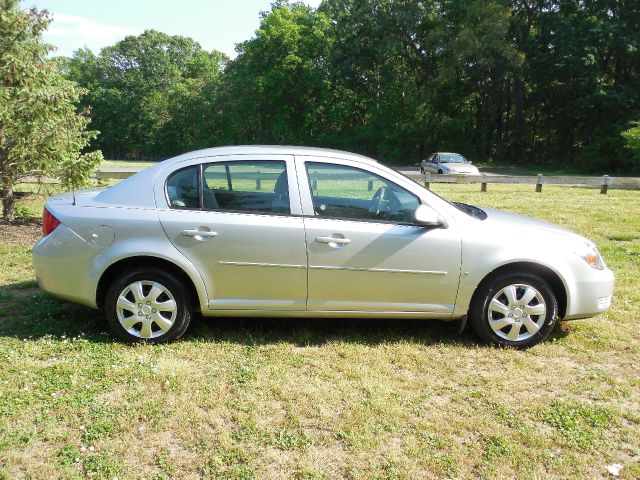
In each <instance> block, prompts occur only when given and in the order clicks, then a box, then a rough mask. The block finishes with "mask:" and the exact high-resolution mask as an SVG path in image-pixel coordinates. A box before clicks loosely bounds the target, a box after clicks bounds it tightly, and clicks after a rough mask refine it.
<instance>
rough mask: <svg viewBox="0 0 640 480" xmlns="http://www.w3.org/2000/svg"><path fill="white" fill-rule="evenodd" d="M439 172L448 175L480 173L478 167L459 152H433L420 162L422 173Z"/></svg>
mask: <svg viewBox="0 0 640 480" xmlns="http://www.w3.org/2000/svg"><path fill="white" fill-rule="evenodd" d="M427 172H429V173H439V174H446V175H480V171H479V170H478V167H476V166H475V165H473V164H472V163H471V162H470V161H469V160H467V159H466V158H464V157H463V156H462V155H460V154H459V153H448V152H438V153H432V154H431V155H429V156H428V157H427V158H425V159H424V160H422V161H421V162H420V173H422V174H423V175H424V174H425V173H427Z"/></svg>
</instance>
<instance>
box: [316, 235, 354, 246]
mask: <svg viewBox="0 0 640 480" xmlns="http://www.w3.org/2000/svg"><path fill="white" fill-rule="evenodd" d="M316 242H318V243H337V244H338V245H347V244H348V243H351V240H350V239H348V238H339V237H316Z"/></svg>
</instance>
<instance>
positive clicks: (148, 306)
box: [116, 280, 178, 338]
mask: <svg viewBox="0 0 640 480" xmlns="http://www.w3.org/2000/svg"><path fill="white" fill-rule="evenodd" d="M177 311H178V309H177V305H176V300H175V299H174V298H173V295H171V292H170V291H169V290H168V289H167V288H166V287H165V286H164V285H162V284H160V283H158V282H151V281H146V280H141V281H139V282H133V283H131V284H129V285H127V286H126V287H125V288H124V290H122V292H120V295H119V296H118V302H117V304H116V313H117V315H118V321H119V322H120V325H122V326H123V327H124V328H125V330H126V331H127V332H129V333H130V334H131V335H133V336H135V337H138V338H157V337H161V336H162V335H164V334H165V333H167V332H168V331H169V330H170V329H171V327H172V326H173V323H174V322H175V321H176V315H177Z"/></svg>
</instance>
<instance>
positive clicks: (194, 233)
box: [182, 229, 218, 237]
mask: <svg viewBox="0 0 640 480" xmlns="http://www.w3.org/2000/svg"><path fill="white" fill-rule="evenodd" d="M182 235H184V236H186V237H217V236H218V232H212V231H210V230H189V229H187V230H182Z"/></svg>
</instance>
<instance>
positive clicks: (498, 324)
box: [469, 271, 558, 348]
mask: <svg viewBox="0 0 640 480" xmlns="http://www.w3.org/2000/svg"><path fill="white" fill-rule="evenodd" d="M557 317H558V301H557V299H556V296H555V294H554V293H553V290H552V289H551V287H550V286H549V284H548V283H547V282H546V281H545V280H544V279H543V278H541V277H539V276H538V275H536V274H534V273H528V272H523V271H512V272H506V273H503V274H501V275H498V276H496V277H493V278H491V279H489V280H488V281H485V282H483V283H482V284H481V285H480V286H479V287H478V291H477V292H476V294H475V295H474V298H473V300H472V303H471V308H470V309H469V320H470V321H471V325H472V326H473V329H474V330H475V332H476V334H477V335H478V336H479V337H480V338H481V339H482V340H484V341H486V342H488V343H492V344H495V345H501V346H507V347H515V348H528V347H532V346H533V345H536V344H537V343H539V342H541V341H542V340H544V339H545V338H547V337H548V336H549V334H550V333H551V331H552V330H553V328H554V327H555V324H556V319H557Z"/></svg>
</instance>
